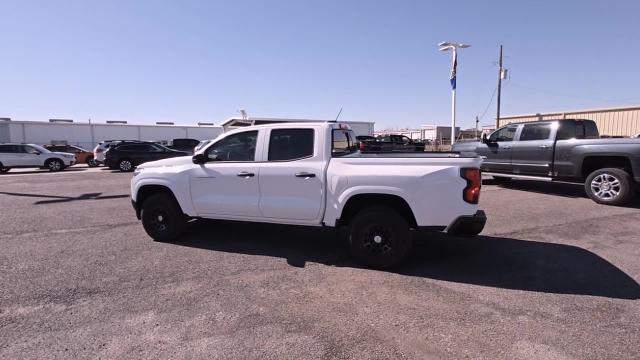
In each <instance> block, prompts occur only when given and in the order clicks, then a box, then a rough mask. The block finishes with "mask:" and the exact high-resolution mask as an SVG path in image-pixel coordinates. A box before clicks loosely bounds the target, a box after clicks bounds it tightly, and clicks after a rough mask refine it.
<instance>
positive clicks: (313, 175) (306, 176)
mask: <svg viewBox="0 0 640 360" xmlns="http://www.w3.org/2000/svg"><path fill="white" fill-rule="evenodd" d="M295 176H296V177H299V178H312V177H316V174H312V173H308V172H299V173H297V174H296V175H295Z"/></svg>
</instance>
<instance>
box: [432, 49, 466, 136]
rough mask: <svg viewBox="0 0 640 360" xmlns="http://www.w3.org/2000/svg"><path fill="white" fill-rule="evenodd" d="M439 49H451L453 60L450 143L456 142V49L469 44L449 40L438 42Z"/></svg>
mask: <svg viewBox="0 0 640 360" xmlns="http://www.w3.org/2000/svg"><path fill="white" fill-rule="evenodd" d="M438 46H439V47H440V49H439V50H440V51H447V50H452V54H453V61H452V66H451V145H453V144H454V143H455V142H456V73H457V68H458V49H464V48H468V47H469V46H471V45H467V44H458V43H451V42H441V43H440V44H438Z"/></svg>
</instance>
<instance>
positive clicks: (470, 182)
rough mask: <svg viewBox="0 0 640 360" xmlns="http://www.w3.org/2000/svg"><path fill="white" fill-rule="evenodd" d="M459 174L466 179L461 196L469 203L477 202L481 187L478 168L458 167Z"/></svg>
mask: <svg viewBox="0 0 640 360" xmlns="http://www.w3.org/2000/svg"><path fill="white" fill-rule="evenodd" d="M460 176H462V178H463V179H465V180H467V187H465V188H464V190H463V191H462V198H463V199H464V201H466V202H468V203H469V204H477V203H478V200H480V188H481V187H482V178H481V175H480V169H474V168H463V169H460Z"/></svg>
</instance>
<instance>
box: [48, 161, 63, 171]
mask: <svg viewBox="0 0 640 360" xmlns="http://www.w3.org/2000/svg"><path fill="white" fill-rule="evenodd" d="M61 168H62V164H61V163H60V161H58V160H51V161H49V170H51V171H58V170H60V169H61Z"/></svg>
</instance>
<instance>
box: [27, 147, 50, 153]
mask: <svg viewBox="0 0 640 360" xmlns="http://www.w3.org/2000/svg"><path fill="white" fill-rule="evenodd" d="M28 146H30V147H32V148H34V149H36V150H38V151H40V152H41V153H50V152H51V151H49V150H48V149H45V148H43V147H42V146H40V145H28Z"/></svg>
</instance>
